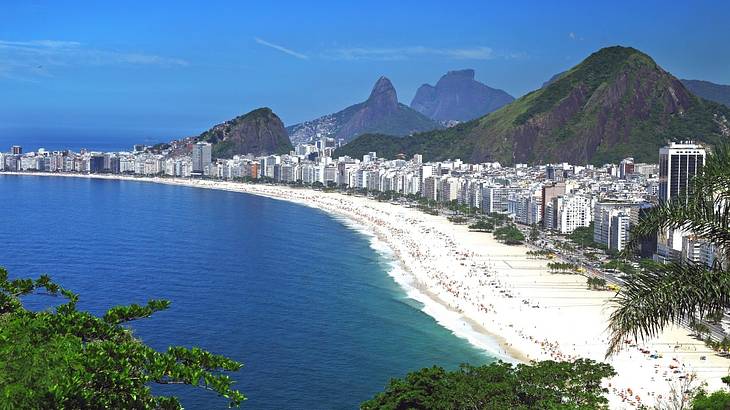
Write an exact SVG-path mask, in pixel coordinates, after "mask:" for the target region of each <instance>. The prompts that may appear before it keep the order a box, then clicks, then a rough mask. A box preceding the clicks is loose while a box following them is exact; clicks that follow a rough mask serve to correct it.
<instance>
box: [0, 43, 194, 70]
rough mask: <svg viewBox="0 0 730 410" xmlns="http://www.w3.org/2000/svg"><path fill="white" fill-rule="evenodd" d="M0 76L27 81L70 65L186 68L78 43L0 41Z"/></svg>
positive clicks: (176, 60)
mask: <svg viewBox="0 0 730 410" xmlns="http://www.w3.org/2000/svg"><path fill="white" fill-rule="evenodd" d="M0 61H2V63H3V64H2V67H0V77H4V78H8V79H28V78H32V77H38V76H50V75H51V70H53V69H54V68H58V67H70V66H105V65H156V66H187V65H188V62H187V61H185V60H183V59H179V58H170V57H163V56H158V55H152V54H142V53H128V52H123V51H115V50H101V49H96V48H89V47H85V46H84V45H83V44H82V43H80V42H78V41H64V40H28V41H9V40H0Z"/></svg>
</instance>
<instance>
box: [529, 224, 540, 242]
mask: <svg viewBox="0 0 730 410" xmlns="http://www.w3.org/2000/svg"><path fill="white" fill-rule="evenodd" d="M538 239H540V231H538V230H537V225H535V224H532V226H531V227H530V242H535V241H536V240H538Z"/></svg>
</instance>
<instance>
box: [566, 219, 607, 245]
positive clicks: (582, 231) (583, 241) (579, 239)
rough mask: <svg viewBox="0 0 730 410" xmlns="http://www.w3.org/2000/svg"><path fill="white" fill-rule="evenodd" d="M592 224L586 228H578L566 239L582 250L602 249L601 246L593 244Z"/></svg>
mask: <svg viewBox="0 0 730 410" xmlns="http://www.w3.org/2000/svg"><path fill="white" fill-rule="evenodd" d="M593 226H594V225H593V222H591V223H590V225H588V226H579V227H577V228H575V229H574V230H573V232H571V233H570V234H569V235H568V239H570V240H571V241H573V243H574V244H576V245H578V246H581V247H583V248H599V249H600V248H604V246H603V245H601V244H599V243H596V242H593Z"/></svg>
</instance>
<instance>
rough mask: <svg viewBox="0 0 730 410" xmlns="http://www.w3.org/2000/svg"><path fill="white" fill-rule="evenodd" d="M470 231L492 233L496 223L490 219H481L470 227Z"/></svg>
mask: <svg viewBox="0 0 730 410" xmlns="http://www.w3.org/2000/svg"><path fill="white" fill-rule="evenodd" d="M469 229H470V230H472V231H479V232H492V231H493V230H494V222H492V221H491V220H490V219H486V218H479V219H477V221H476V222H474V223H473V224H471V225H469Z"/></svg>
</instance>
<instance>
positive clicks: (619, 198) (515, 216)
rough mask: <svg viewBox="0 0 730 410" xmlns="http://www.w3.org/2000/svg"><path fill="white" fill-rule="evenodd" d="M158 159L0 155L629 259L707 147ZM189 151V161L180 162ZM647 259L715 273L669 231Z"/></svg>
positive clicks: (697, 245)
mask: <svg viewBox="0 0 730 410" xmlns="http://www.w3.org/2000/svg"><path fill="white" fill-rule="evenodd" d="M173 144H174V146H167V147H165V149H162V150H158V151H159V152H157V153H153V152H152V151H153V147H147V146H144V145H135V146H134V149H133V151H131V152H112V153H106V152H91V151H86V150H82V151H81V152H79V153H75V152H70V151H52V152H51V151H46V150H44V149H39V150H37V151H36V152H28V153H23V151H22V147H20V146H13V147H11V150H10V152H8V153H3V154H0V171H6V172H13V171H21V172H49V173H62V172H63V173H88V174H102V173H105V174H124V175H136V176H147V177H151V176H158V177H177V178H210V179H221V180H233V181H248V182H252V181H264V182H271V183H284V184H294V185H296V184H299V185H306V186H313V187H330V188H333V187H341V188H352V189H355V190H360V191H363V192H370V193H374V192H381V193H391V194H396V195H400V196H404V197H420V198H424V199H426V200H429V201H433V202H434V203H442V204H446V203H458V204H459V205H465V206H467V207H468V208H470V209H479V210H481V211H482V212H483V213H484V214H494V213H499V214H505V215H507V216H508V217H509V218H510V219H512V220H513V221H514V222H516V223H518V224H521V225H527V226H533V225H536V226H539V227H542V228H544V229H546V230H548V231H553V232H556V233H559V234H562V235H568V234H571V233H572V232H574V231H575V229H576V228H580V227H589V226H593V241H594V242H595V243H596V244H598V245H602V246H603V247H604V248H605V249H606V250H608V251H615V252H618V251H622V250H624V248H625V246H626V244H627V243H628V241H629V239H630V231H631V227H632V226H633V225H634V224H635V223H637V221H638V220H639V218H640V216H641V215H642V214H643V213H644V212H645V211H646V210H647V209H650V208H651V207H652V206H653V205H655V204H656V203H657V201H659V200H661V201H668V200H672V199H674V198H677V197H678V196H679V195H680V193H681V192H683V191H685V190H686V189H688V187H689V181H690V179H691V177H692V176H693V175H695V174H696V173H697V172H700V170H701V167H702V164H703V163H704V158H705V149H704V148H703V147H702V146H701V145H698V144H695V143H693V142H682V143H671V144H669V145H668V146H666V147H664V148H662V149H661V150H660V152H659V153H658V154H659V155H658V157H657V158H658V160H659V161H658V162H659V164H660V165H657V164H646V163H635V162H634V160H633V158H625V159H624V160H622V161H621V162H620V163H618V164H605V165H603V166H593V165H572V164H568V163H562V164H548V165H528V164H516V165H515V166H514V167H502V166H501V165H500V164H499V163H482V164H469V163H465V162H463V161H461V160H459V159H455V160H449V161H441V162H426V163H424V162H423V158H422V156H421V155H414V156H413V158H410V159H405V158H396V159H389V158H379V157H378V156H377V152H370V153H369V154H367V155H364V156H363V158H362V159H356V158H350V157H347V156H344V157H339V158H334V157H333V153H334V151H335V149H336V143H335V140H334V139H332V138H321V139H319V140H317V141H315V142H314V143H307V144H298V145H297V146H296V147H295V150H294V151H292V152H290V153H289V154H286V155H267V156H259V157H257V156H254V155H240V156H238V155H237V156H234V157H233V158H230V159H224V158H218V159H215V160H213V158H212V154H211V153H212V148H211V144H209V143H206V142H190V141H187V142H185V143H180V142H174V143H173ZM180 144H186V145H187V146H188V148H189V151H190V152H191V154H189V155H172V154H171V152H172V151H173V150H174V148H175V147H177V148H178V150H179V148H180ZM639 254H640V256H641V257H643V258H653V259H654V260H656V261H658V262H669V261H673V260H680V259H682V260H690V261H693V262H698V263H703V264H705V265H706V266H712V264H713V263H714V261H715V259H716V258H717V256H718V255H717V252H716V249H715V248H714V247H713V246H712V244H710V243H708V242H706V241H702V240H701V239H698V238H696V237H695V236H693V235H689V234H683V233H682V232H671V233H667V234H666V235H664V236H661V237H660V238H659V240H658V241H644V243H642V247H641V249H640V250H639Z"/></svg>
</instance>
